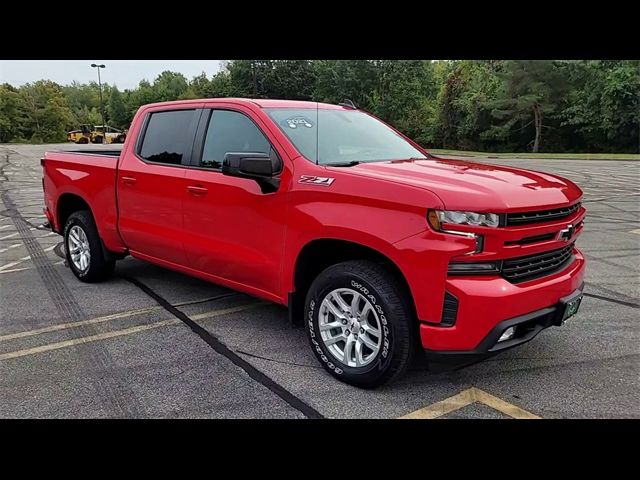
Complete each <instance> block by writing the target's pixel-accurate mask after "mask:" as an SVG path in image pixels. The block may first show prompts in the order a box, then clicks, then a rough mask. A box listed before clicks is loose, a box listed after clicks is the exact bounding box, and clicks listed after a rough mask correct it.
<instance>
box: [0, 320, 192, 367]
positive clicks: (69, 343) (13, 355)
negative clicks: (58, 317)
mask: <svg viewBox="0 0 640 480" xmlns="http://www.w3.org/2000/svg"><path fill="white" fill-rule="evenodd" d="M178 323H180V320H178V319H177V318H171V319H169V320H163V321H161V322H155V323H149V324H147V325H139V326H137V327H131V328H125V329H124V330H116V331H114V332H105V333H99V334H97V335H90V336H88V337H81V338H74V339H73V340H65V341H64V342H56V343H49V344H48V345H41V346H39V347H34V348H27V349H25V350H18V351H16V352H9V353H3V354H0V360H8V359H10V358H17V357H24V356H26V355H34V354H36V353H42V352H49V351H51V350H58V349H60V348H65V347H71V346H73V345H80V344H83V343H89V342H96V341H98V340H105V339H107V338H113V337H120V336H122V335H131V334H132V333H138V332H142V331H144V330H151V329H152V328H159V327H165V326H167V325H176V324H178Z"/></svg>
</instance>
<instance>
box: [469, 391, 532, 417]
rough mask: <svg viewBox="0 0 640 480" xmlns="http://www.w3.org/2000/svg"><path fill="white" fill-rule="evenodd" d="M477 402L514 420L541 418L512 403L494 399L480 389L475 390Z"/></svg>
mask: <svg viewBox="0 0 640 480" xmlns="http://www.w3.org/2000/svg"><path fill="white" fill-rule="evenodd" d="M473 391H474V394H475V397H476V401H477V402H480V403H484V404H485V405H487V406H488V407H491V408H493V409H494V410H498V411H499V412H502V413H504V414H505V415H508V416H509V417H512V418H517V419H538V418H540V417H539V416H537V415H534V414H533V413H531V412H527V411H526V410H523V409H522V408H520V407H517V406H516V405H513V404H512V403H509V402H505V401H504V400H502V399H501V398H498V397H494V396H493V395H491V394H489V393H487V392H485V391H484V390H480V389H479V388H473Z"/></svg>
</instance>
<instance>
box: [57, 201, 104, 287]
mask: <svg viewBox="0 0 640 480" xmlns="http://www.w3.org/2000/svg"><path fill="white" fill-rule="evenodd" d="M64 246H65V251H66V257H67V263H68V264H69V268H71V271H72V272H73V274H74V275H75V276H76V277H78V279H79V280H81V281H83V282H87V283H93V282H99V281H101V280H105V279H106V278H108V277H109V276H111V274H112V273H113V269H114V267H115V260H114V259H112V258H105V253H104V251H103V249H102V240H100V236H99V234H98V229H97V228H96V224H95V222H94V220H93V216H92V215H91V213H89V212H87V211H80V212H75V213H72V214H71V215H70V216H69V218H68V220H67V223H66V225H65V227H64Z"/></svg>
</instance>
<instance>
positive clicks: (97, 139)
mask: <svg viewBox="0 0 640 480" xmlns="http://www.w3.org/2000/svg"><path fill="white" fill-rule="evenodd" d="M91 143H102V136H100V135H98V136H97V137H94V139H93V140H91Z"/></svg>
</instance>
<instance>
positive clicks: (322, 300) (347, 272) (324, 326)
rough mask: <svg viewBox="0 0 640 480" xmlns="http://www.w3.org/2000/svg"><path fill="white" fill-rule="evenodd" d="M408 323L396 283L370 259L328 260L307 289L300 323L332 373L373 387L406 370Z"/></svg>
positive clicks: (409, 340)
mask: <svg viewBox="0 0 640 480" xmlns="http://www.w3.org/2000/svg"><path fill="white" fill-rule="evenodd" d="M412 325H413V314H412V309H411V307H410V305H409V302H408V299H407V295H406V292H404V290H403V288H402V285H401V284H400V283H399V282H398V280H397V279H396V278H395V277H394V276H393V275H392V274H391V273H390V272H389V271H387V270H386V269H385V268H384V267H382V266H380V265H378V264H376V263H373V262H369V261H365V260H358V261H349V262H343V263H339V264H337V265H333V266H331V267H329V268H327V269H326V270H325V271H323V272H322V273H321V274H320V275H318V277H317V278H316V279H315V281H314V282H313V283H312V285H311V287H310V289H309V292H308V293H307V301H306V304H305V328H306V332H307V337H308V339H309V342H310V343H311V348H312V349H313V352H314V354H315V355H316V357H317V358H318V360H319V361H320V363H321V364H322V366H323V367H324V368H325V369H326V370H327V371H328V372H329V373H331V374H332V375H333V376H334V377H336V378H338V379H339V380H342V381H343V382H346V383H349V384H352V385H356V386H358V387H363V388H374V387H377V386H379V385H382V384H384V383H387V382H389V381H391V380H394V379H396V378H398V377H400V376H401V375H402V374H403V373H404V372H405V371H406V369H407V367H408V366H409V364H410V361H411V358H412V356H413V350H414V339H413V335H414V334H413V328H412Z"/></svg>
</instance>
